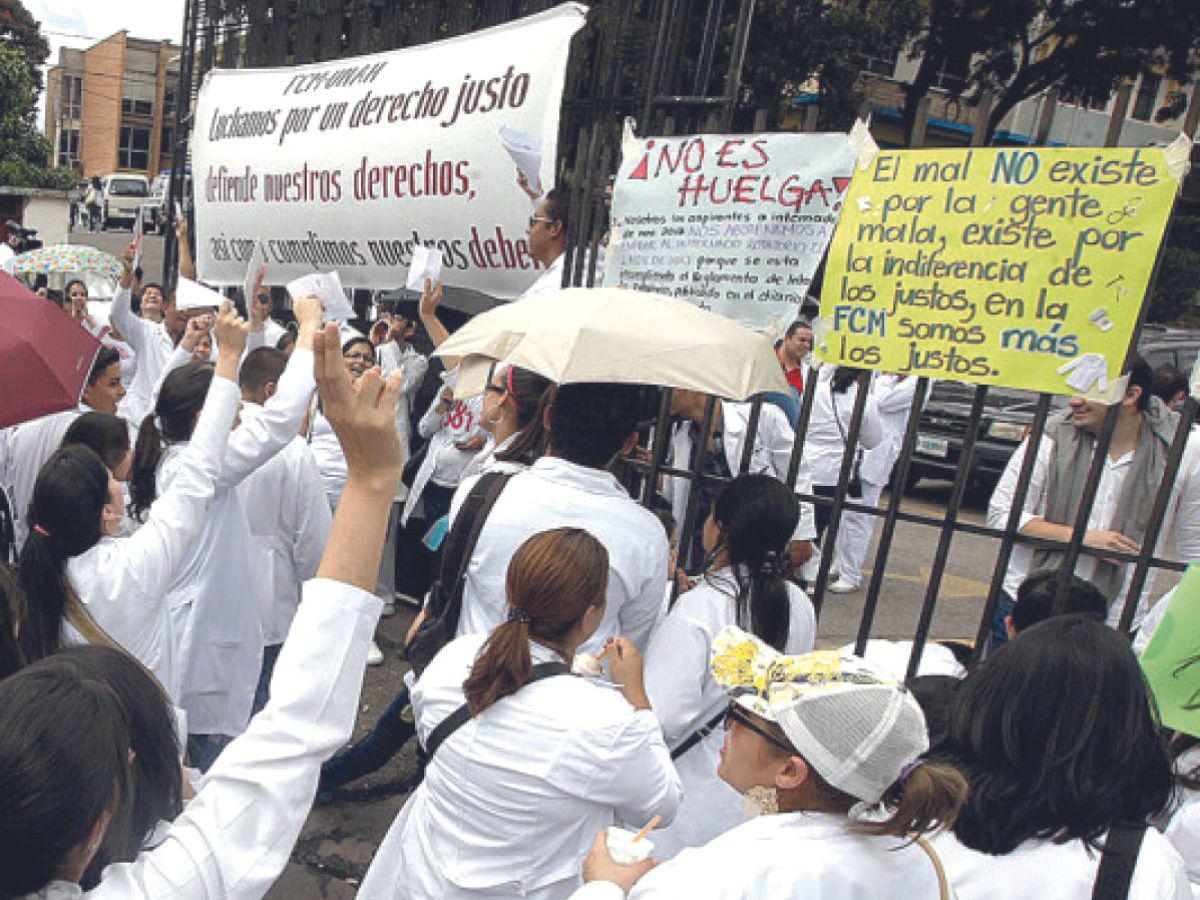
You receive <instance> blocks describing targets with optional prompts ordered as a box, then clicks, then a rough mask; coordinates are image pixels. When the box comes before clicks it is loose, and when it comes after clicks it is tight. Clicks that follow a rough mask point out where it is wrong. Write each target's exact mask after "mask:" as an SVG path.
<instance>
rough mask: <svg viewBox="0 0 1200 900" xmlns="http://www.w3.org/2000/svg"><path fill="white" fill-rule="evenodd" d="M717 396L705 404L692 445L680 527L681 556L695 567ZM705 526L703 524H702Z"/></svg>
mask: <svg viewBox="0 0 1200 900" xmlns="http://www.w3.org/2000/svg"><path fill="white" fill-rule="evenodd" d="M716 412H717V398H716V397H711V396H710V397H709V398H708V399H707V400H706V401H705V404H704V418H703V420H702V421H701V423H700V433H699V435H698V438H697V440H696V441H695V442H694V443H693V445H692V458H691V459H690V460H689V461H688V462H689V465H688V475H687V481H688V501H687V506H686V507H685V510H686V511H685V512H684V515H683V525H682V526H681V527H680V529H679V558H680V559H681V560H683V561H684V565H685V566H686V567H689V568H694V567H695V565H696V563H697V562H703V560H693V559H692V558H691V557H692V535H693V534H694V533H695V530H696V510H697V509H698V508H699V505H700V485H701V481H702V479H703V477H704V456H705V454H706V453H708V444H709V442H710V441H711V440H712V435H713V425H714V424H715V423H716ZM701 527H703V526H701Z"/></svg>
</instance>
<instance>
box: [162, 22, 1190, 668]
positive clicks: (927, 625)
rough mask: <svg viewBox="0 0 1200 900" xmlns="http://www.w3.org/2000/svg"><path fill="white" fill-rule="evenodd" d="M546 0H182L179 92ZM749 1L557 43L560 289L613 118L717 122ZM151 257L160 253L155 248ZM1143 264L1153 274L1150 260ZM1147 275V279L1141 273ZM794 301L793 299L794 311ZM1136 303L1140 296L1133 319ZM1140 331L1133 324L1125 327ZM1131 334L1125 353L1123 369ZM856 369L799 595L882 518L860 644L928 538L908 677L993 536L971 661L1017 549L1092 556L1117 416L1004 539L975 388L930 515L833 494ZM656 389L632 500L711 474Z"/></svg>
mask: <svg viewBox="0 0 1200 900" xmlns="http://www.w3.org/2000/svg"><path fill="white" fill-rule="evenodd" d="M550 5H552V4H551V3H549V2H545V0H525V2H522V0H473V2H461V0H459V2H452V0H432V2H419V0H418V2H408V3H399V2H395V0H275V2H269V0H188V6H187V24H186V27H185V39H184V55H183V62H182V66H181V73H180V79H181V94H182V95H183V96H185V97H187V96H191V88H192V86H193V85H197V84H199V82H200V80H201V78H202V77H203V74H204V72H206V71H208V70H209V69H210V68H213V67H215V66H223V67H224V66H235V67H236V66H271V65H283V64H296V63H304V62H313V61H320V60H327V59H335V58H339V57H342V56H349V55H354V54H359V53H366V52H374V51H378V50H385V49H392V48H396V47H402V46H409V45H413V44H420V43H423V42H426V41H430V40H436V39H440V38H444V37H450V36H453V35H457V34H463V33H465V32H468V31H472V30H475V29H478V28H481V27H486V26H488V25H493V24H498V23H500V22H504V21H508V20H510V19H512V18H516V17H518V16H522V15H527V14H529V13H532V12H537V11H539V10H541V9H545V8H547V7H548V6H550ZM753 13H754V0H600V2H597V3H595V4H594V5H593V6H592V7H591V12H590V14H589V24H588V25H587V27H585V28H584V29H583V30H582V31H580V33H579V34H578V35H577V36H576V39H575V42H574V43H573V45H572V54H571V62H570V64H569V69H568V80H567V88H566V92H565V95H564V100H563V111H562V125H561V129H560V140H559V184H566V185H569V186H570V190H571V196H572V205H571V218H570V223H569V229H568V236H569V246H568V250H567V258H566V265H565V266H564V285H591V284H593V283H594V280H595V277H596V261H597V259H598V257H599V253H598V251H599V248H600V247H601V246H602V245H603V243H604V241H605V236H606V233H607V228H608V212H607V206H606V201H607V188H608V186H609V184H610V179H611V177H612V176H613V175H614V173H615V170H616V168H617V166H618V164H619V162H620V134H621V123H622V120H623V118H624V117H625V116H634V117H637V118H638V120H639V122H640V128H639V131H640V132H641V133H642V134H646V135H651V134H653V135H674V134H687V133H704V132H707V133H714V132H723V131H725V132H727V131H730V130H732V129H731V126H732V123H733V121H734V116H735V113H736V112H745V110H743V109H741V108H740V105H739V101H740V79H741V72H742V67H743V63H744V60H745V55H746V48H747V43H748V40H749V36H750V31H751V29H752V28H753ZM188 108H189V104H187V103H181V104H180V109H181V119H180V122H179V127H178V128H177V129H176V134H178V135H179V136H180V142H179V144H177V146H176V151H175V165H174V173H175V179H174V180H173V181H172V194H173V196H178V195H179V189H180V187H181V184H182V181H181V174H180V173H181V171H182V168H183V164H184V160H185V158H186V157H185V151H184V146H185V145H184V141H186V136H187V134H188V132H189V126H190V122H189V121H188V120H187V118H186V115H187V113H186V111H187V110H188ZM167 265H169V266H171V267H172V268H173V266H174V262H173V260H172V258H171V254H170V253H169V252H168V263H167ZM1155 271H1156V272H1157V266H1156V269H1155ZM1151 285H1153V278H1152V279H1151ZM802 299H803V298H801V297H797V306H799V302H800V301H801V300H802ZM1144 310H1145V304H1143V316H1144ZM1141 325H1142V321H1141V319H1139V321H1138V326H1137V328H1138V331H1140V328H1141ZM1136 341H1137V334H1136V333H1135V336H1134V341H1133V343H1132V344H1131V348H1130V356H1129V358H1127V359H1126V361H1125V370H1126V371H1127V370H1128V366H1129V362H1130V360H1131V359H1132V353H1133V347H1135V346H1136ZM805 382H806V384H805V391H804V396H803V400H802V406H801V411H800V416H799V422H798V427H797V429H796V440H795V444H794V446H793V448H792V454H791V460H790V467H789V471H788V473H787V477H788V483H789V484H791V483H794V482H795V478H796V474H797V472H798V470H799V466H800V463H801V460H802V458H803V454H804V444H805V436H806V433H807V427H808V423H809V421H810V419H811V416H812V411H813V403H814V398H815V393H816V389H817V385H818V379H817V378H815V377H813V378H806V379H805ZM868 384H869V374H863V375H862V376H860V378H859V380H858V390H857V396H856V400H855V404H854V409H853V414H852V417H851V421H850V425H849V428H848V429H847V433H846V446H847V451H846V453H845V455H844V456H843V458H842V461H841V468H840V472H839V478H838V484H837V487H836V489H835V492H834V496H833V497H832V498H828V497H823V496H817V495H815V494H800V495H799V496H800V498H801V500H803V501H804V502H807V503H811V504H814V505H824V506H826V507H828V508H829V510H830V521H829V525H828V527H827V528H826V530H825V543H824V547H823V548H822V549H823V552H822V562H821V565H820V570H819V573H818V575H817V578H816V581H815V584H814V586H813V589H812V591H811V597H812V600H813V603H814V605H815V607H816V610H817V613H818V615H820V612H821V607H822V603H823V600H824V597H825V591H826V582H827V581H828V579H829V574H830V569H831V565H832V562H833V557H834V554H833V550H834V547H835V543H836V538H837V534H838V530H839V524H840V523H841V521H842V518H843V516H844V514H845V513H846V512H847V511H852V512H861V513H866V514H868V515H871V516H874V517H877V518H878V519H881V520H882V529H881V531H880V535H879V541H878V545H877V549H876V552H875V556H874V564H873V568H872V572H871V577H870V580H869V582H868V585H867V589H866V594H865V603H864V608H863V612H862V615H861V619H860V621H859V625H858V629H857V636H856V647H857V649H858V651H859V652H862V650H863V649H864V647H865V645H866V642H867V640H868V638H869V637H870V636H871V633H872V627H873V623H874V621H875V619H876V615H877V612H878V610H879V607H880V602H881V599H882V598H883V597H884V596H885V587H884V580H885V578H886V575H887V571H888V562H889V558H890V555H891V553H892V549H893V546H894V539H895V536H896V529H897V527H898V526H899V525H900V523H905V524H906V525H913V526H918V527H920V528H923V529H931V530H932V532H933V533H935V534H936V536H937V537H936V544H935V545H934V552H933V560H932V565H931V567H930V574H929V578H928V582H927V584H926V586H925V591H924V597H923V600H922V603H921V607H920V613H919V617H918V621H917V624H916V627H915V632H914V634H913V641H914V647H913V652H912V655H911V657H910V661H909V672H910V674H912V673H913V672H915V671H916V668H917V664H918V662H919V659H920V656H921V653H922V650H923V647H924V645H925V643H926V642H927V640H928V639H929V635H930V629H931V626H932V623H933V619H934V613H935V611H936V609H937V606H938V602H939V598H940V597H941V595H942V584H943V580H944V576H945V575H946V571H947V563H948V561H949V559H950V557H951V551H952V549H953V546H954V539H955V537H956V535H976V536H983V537H987V538H991V539H993V540H995V541H997V542H998V545H999V546H998V554H997V558H996V562H995V565H994V567H993V570H992V573H991V578H990V584H989V588H988V591H987V596H986V599H985V602H984V604H983V607H982V608H981V609H980V611H979V624H978V629H977V634H976V641H975V651H974V652H975V656H976V658H978V656H979V655H980V654H981V653H982V652H983V648H984V645H985V643H986V639H987V636H988V633H989V629H990V627H991V622H992V617H993V614H994V611H995V609H996V607H997V604H998V601H999V597H1000V592H1001V587H1002V584H1003V580H1004V575H1005V572H1006V570H1007V567H1008V564H1009V562H1010V559H1011V557H1012V553H1013V549H1014V548H1015V547H1016V546H1017V545H1018V544H1025V545H1031V546H1035V547H1040V548H1044V549H1052V550H1059V551H1061V552H1062V553H1063V560H1062V563H1061V565H1060V567H1059V575H1060V577H1059V581H1058V586H1059V591H1058V603H1059V604H1062V603H1063V602H1064V601H1065V597H1066V589H1067V586H1068V578H1067V576H1068V575H1069V573H1071V572H1072V571H1073V570H1074V568H1075V565H1076V563H1077V562H1078V560H1079V558H1080V556H1081V555H1087V554H1092V555H1099V554H1098V552H1097V551H1096V550H1094V549H1092V548H1090V547H1088V546H1086V545H1085V544H1084V538H1085V535H1086V532H1087V530H1088V529H1087V523H1088V518H1089V515H1090V513H1091V509H1092V505H1093V502H1094V501H1095V497H1096V493H1097V489H1098V486H1099V483H1100V479H1101V477H1102V475H1103V472H1104V465H1105V458H1106V456H1107V454H1108V447H1109V443H1110V441H1111V439H1112V435H1113V431H1114V428H1115V425H1116V421H1117V408H1116V407H1111V408H1110V410H1109V413H1108V415H1107V417H1106V419H1105V421H1104V425H1103V429H1102V431H1101V433H1100V435H1099V438H1098V440H1097V444H1096V450H1095V455H1094V458H1093V459H1092V462H1091V466H1090V469H1089V471H1088V473H1087V479H1086V483H1085V487H1084V497H1083V501H1082V503H1081V505H1080V507H1079V509H1078V512H1077V514H1076V515H1075V518H1074V522H1073V523H1072V531H1071V538H1070V540H1069V541H1067V542H1057V541H1048V540H1041V539H1034V538H1030V537H1027V536H1024V535H1021V534H1019V533H1018V526H1019V524H1020V518H1021V511H1022V510H1023V508H1024V505H1025V501H1026V498H1027V496H1028V493H1029V488H1030V481H1031V477H1032V474H1033V464H1034V460H1035V457H1036V454H1035V453H1032V452H1030V453H1027V454H1026V455H1025V460H1024V463H1023V465H1022V466H1021V469H1020V474H1019V478H1018V483H1017V487H1016V490H1015V492H1014V497H1013V504H1012V509H1011V511H1010V512H1009V515H1008V518H1007V521H1006V522H1005V525H1004V527H1003V528H1000V529H996V528H991V527H987V526H983V525H977V524H974V523H971V522H967V521H964V520H963V519H962V517H961V514H962V511H963V500H964V497H965V495H966V492H967V487H968V476H969V474H970V472H971V460H972V454H973V450H974V448H975V445H976V441H977V439H978V438H979V433H980V428H981V423H982V421H983V415H982V413H983V410H984V405H985V401H986V399H987V394H988V389H987V387H985V386H979V387H976V388H975V390H974V394H973V398H972V404H971V412H970V416H969V419H968V421H967V423H966V426H965V433H964V435H963V441H962V450H961V453H960V454H959V459H958V463H957V468H956V470H955V476H954V479H953V486H952V489H951V491H950V494H949V498H948V500H947V502H946V507H945V510H944V513H943V514H942V515H933V514H929V513H927V512H916V511H913V510H911V509H905V508H904V506H903V503H902V501H903V496H902V495H903V491H902V490H900V489H894V490H892V491H891V493H890V495H889V496H888V498H887V500H886V502H885V503H883V504H882V505H879V506H871V505H864V504H863V503H861V502H859V501H857V500H855V499H853V498H850V497H848V496H847V488H848V485H849V482H850V477H851V471H852V468H853V465H854V458H855V450H856V448H857V445H858V437H859V434H860V431H861V426H862V421H863V416H864V410H865V407H866V399H867V388H868ZM929 390H930V383H929V381H928V380H927V379H925V378H921V379H919V380H918V382H917V385H916V391H915V395H914V398H913V401H912V405H911V408H910V412H909V417H908V424H907V428H906V430H905V433H904V438H903V442H902V449H901V452H900V457H899V460H898V462H897V464H896V472H895V477H894V479H893V484H895V485H900V486H902V485H905V484H906V483H907V482H908V476H909V472H910V467H911V464H912V459H913V455H914V449H915V447H916V442H917V435H918V428H919V421H920V417H921V410H922V408H923V406H924V403H925V400H926V398H927V395H928V393H929ZM1050 399H1051V398H1050V396H1049V395H1042V396H1041V397H1040V398H1039V400H1038V402H1037V407H1036V413H1035V416H1034V421H1033V424H1032V427H1031V429H1030V432H1029V435H1028V438H1027V441H1028V445H1029V446H1031V447H1036V446H1037V445H1038V444H1039V442H1040V441H1041V439H1042V436H1043V433H1044V430H1045V425H1046V421H1047V416H1048V414H1049V412H1050ZM762 403H763V400H762V398H761V397H758V398H755V399H754V400H753V402H752V406H751V411H750V419H749V423H748V428H747V438H746V441H745V445H744V450H743V454H742V458H741V466H740V469H741V471H743V472H744V471H747V470H748V468H749V465H750V460H751V454H752V451H753V447H754V442H755V435H756V433H757V427H758V422H759V418H760V412H761V409H762ZM669 410H670V396H669V392H667V391H664V392H662V397H661V399H660V403H659V407H658V411H657V416H656V417H655V418H654V420H653V422H648V423H647V426H648V428H647V430H648V436H649V440H650V446H651V448H652V452H651V454H650V459H649V461H648V462H642V463H636V462H635V463H631V465H632V466H633V468H634V469H635V470H637V471H639V472H640V474H641V482H640V489H639V490H640V497H641V499H642V501H643V502H646V503H648V502H649V501H650V499H651V495H652V493H653V491H654V487H655V485H656V483H657V480H658V478H659V476H660V475H663V474H666V475H674V476H679V477H683V478H686V479H689V480H690V481H691V483H692V484H698V483H701V482H703V481H712V480H714V478H713V476H710V475H706V474H704V472H703V462H704V449H705V448H706V447H707V446H708V443H709V440H710V438H711V436H712V433H713V427H714V420H715V411H716V400H715V399H710V400H709V401H708V404H707V407H706V411H705V415H704V418H703V421H702V422H701V423H700V427H699V439H698V440H696V441H695V442H694V445H693V446H694V449H693V453H692V457H691V459H690V460H688V461H687V462H686V466H685V465H683V464H682V461H674V462H675V466H674V467H668V466H667V465H666V451H667V446H668V444H669V437H670V432H671V428H672V427H673V423H672V422H671V421H670V416H669ZM1195 414H1196V401H1195V400H1191V399H1189V400H1188V401H1187V402H1186V405H1185V407H1184V409H1183V412H1182V415H1181V417H1180V423H1179V428H1178V431H1177V433H1176V435H1175V439H1174V442H1173V444H1172V447H1171V450H1170V455H1169V459H1168V460H1167V466H1166V472H1165V475H1164V477H1163V480H1162V483H1161V485H1160V486H1159V489H1158V491H1157V494H1156V496H1155V498H1154V503H1153V511H1152V515H1151V523H1150V528H1149V530H1148V532H1147V534H1146V535H1145V540H1144V542H1143V544H1142V547H1141V551H1140V552H1139V553H1138V554H1135V555H1131V554H1120V553H1111V552H1105V553H1104V556H1106V557H1107V558H1109V559H1113V560H1117V561H1121V562H1127V563H1133V564H1134V574H1133V578H1132V583H1131V584H1130V587H1129V590H1128V592H1127V600H1126V603H1125V608H1124V610H1123V614H1122V616H1121V627H1122V628H1123V629H1124V630H1126V631H1128V630H1129V627H1130V625H1131V623H1132V620H1133V616H1134V613H1135V608H1136V604H1137V600H1138V598H1139V596H1140V594H1141V590H1142V586H1143V585H1144V584H1145V582H1146V578H1147V577H1148V576H1149V575H1150V574H1151V572H1152V571H1153V570H1154V569H1163V570H1172V571H1180V570H1182V569H1183V568H1184V566H1183V565H1181V564H1179V563H1177V562H1174V561H1171V560H1167V559H1161V558H1158V557H1156V556H1155V555H1154V551H1155V548H1156V546H1157V543H1158V538H1159V537H1160V533H1159V532H1160V528H1161V524H1162V521H1163V518H1164V513H1165V512H1166V510H1167V508H1168V503H1169V501H1170V498H1171V491H1172V488H1173V486H1174V485H1175V482H1176V476H1177V473H1178V471H1179V466H1180V461H1181V459H1182V456H1183V451H1184V448H1185V445H1186V443H1187V438H1188V434H1189V432H1190V428H1191V423H1192V421H1193V419H1194V418H1195ZM699 493H700V492H699V491H696V490H693V491H690V492H689V502H688V507H687V514H686V516H685V518H684V521H683V522H682V523H680V526H679V527H680V546H681V547H687V546H689V545H690V541H691V536H692V534H693V533H694V531H695V529H696V528H698V527H701V523H698V522H697V521H696V517H697V508H698V498H699Z"/></svg>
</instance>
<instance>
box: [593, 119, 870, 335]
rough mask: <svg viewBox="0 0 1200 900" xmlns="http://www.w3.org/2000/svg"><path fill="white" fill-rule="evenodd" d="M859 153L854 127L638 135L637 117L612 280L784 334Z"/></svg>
mask: <svg viewBox="0 0 1200 900" xmlns="http://www.w3.org/2000/svg"><path fill="white" fill-rule="evenodd" d="M856 156H857V153H856V152H855V150H854V149H853V146H852V142H851V140H850V137H849V136H848V135H845V134H793V133H784V134H744V135H717V134H702V135H687V136H684V137H669V138H661V137H657V138H645V139H638V138H636V137H634V136H633V134H632V131H630V130H629V128H628V126H627V127H626V134H625V140H624V141H623V147H622V159H621V169H620V171H619V172H618V174H617V181H616V185H615V187H614V190H613V205H612V236H611V238H610V241H609V246H608V253H607V265H606V269H605V275H604V284H605V285H606V286H617V285H623V286H625V287H634V288H639V289H642V290H647V291H655V292H657V293H660V294H667V295H669V296H672V297H682V298H684V299H687V300H691V301H692V302H693V303H695V304H697V305H698V306H700V307H701V308H703V309H709V310H713V311H714V312H718V313H721V314H722V315H725V316H728V317H729V318H731V319H737V320H738V321H740V322H744V323H746V324H747V325H749V326H751V327H753V328H758V329H762V330H765V331H770V332H773V333H778V332H779V331H781V330H782V328H783V327H786V324H787V323H788V322H790V321H791V320H792V319H794V318H795V316H796V314H797V312H798V311H799V309H800V304H801V303H802V302H803V300H804V297H805V295H806V294H807V293H808V286H809V284H810V283H811V282H812V276H813V272H814V271H815V270H816V267H817V264H818V263H819V262H820V261H821V257H822V255H823V254H824V253H825V248H826V247H827V246H828V244H829V239H830V237H831V236H832V234H833V229H834V225H835V224H836V222H837V218H838V211H839V210H840V209H841V208H842V206H841V202H842V198H843V197H844V196H845V193H846V188H847V187H848V186H849V184H850V175H851V173H852V171H853V169H854V161H855V158H856Z"/></svg>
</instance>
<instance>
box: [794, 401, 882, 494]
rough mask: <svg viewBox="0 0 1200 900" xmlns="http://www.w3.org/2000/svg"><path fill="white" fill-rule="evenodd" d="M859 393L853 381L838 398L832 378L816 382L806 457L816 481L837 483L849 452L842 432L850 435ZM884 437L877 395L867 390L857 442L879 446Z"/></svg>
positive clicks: (806, 442) (865, 447)
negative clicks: (843, 462)
mask: <svg viewBox="0 0 1200 900" xmlns="http://www.w3.org/2000/svg"><path fill="white" fill-rule="evenodd" d="M857 394H858V385H857V384H852V385H851V386H850V387H849V388H847V389H846V390H845V391H843V392H842V393H840V394H837V395H836V400H835V395H834V393H833V389H832V385H831V380H830V379H821V380H819V381H818V382H817V388H816V391H815V393H814V394H813V408H812V418H810V419H809V422H808V432H807V434H806V435H805V438H804V460H805V462H807V463H808V465H809V468H810V469H811V470H812V481H813V484H817V485H823V486H826V487H830V486H834V485H836V484H837V483H838V472H839V471H840V470H841V467H842V457H843V456H844V455H845V453H846V439H845V438H844V437H842V435H843V434H845V435H846V437H849V435H850V422H851V419H852V418H853V417H854V398H855V396H856V395H857ZM839 424H840V425H841V427H840V428H839V427H838V426H839ZM882 440H883V424H882V422H881V421H880V418H879V409H878V407H877V406H876V404H875V399H874V398H873V397H871V396H870V395H869V394H868V396H867V402H866V406H865V407H864V408H863V418H862V426H861V428H860V429H859V432H858V445H859V447H861V448H862V449H863V450H864V451H867V450H870V449H872V448H873V447H876V446H878V445H879V444H880V442H881V441H882ZM864 456H865V453H864ZM860 471H861V470H860Z"/></svg>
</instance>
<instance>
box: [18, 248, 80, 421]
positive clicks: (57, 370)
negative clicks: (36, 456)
mask: <svg viewBox="0 0 1200 900" xmlns="http://www.w3.org/2000/svg"><path fill="white" fill-rule="evenodd" d="M99 349H100V342H99V341H98V340H96V339H95V338H94V337H92V336H91V335H90V334H88V333H87V331H85V330H84V329H83V328H82V327H80V325H79V323H78V322H76V321H75V320H74V319H72V318H71V317H70V316H69V315H67V314H66V313H65V312H63V311H62V310H61V309H59V308H58V307H57V306H55V305H54V304H53V303H50V302H49V301H46V300H43V299H41V298H40V297H38V296H37V295H36V294H33V293H31V292H30V291H29V290H27V289H26V288H25V286H24V285H22V284H21V283H20V282H19V281H17V280H16V279H15V278H13V277H12V276H11V275H8V274H7V273H5V272H0V428H6V427H8V426H9V425H16V424H17V423H18V422H28V421H29V420H30V419H36V418H38V417H39V416H45V415H49V414H50V413H56V412H61V411H63V410H64V409H71V408H72V407H74V406H76V405H77V404H78V403H79V395H80V394H81V393H83V386H84V382H86V381H87V376H88V372H89V371H91V368H92V361H93V360H94V359H95V358H96V353H97V351H98V350H99Z"/></svg>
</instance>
